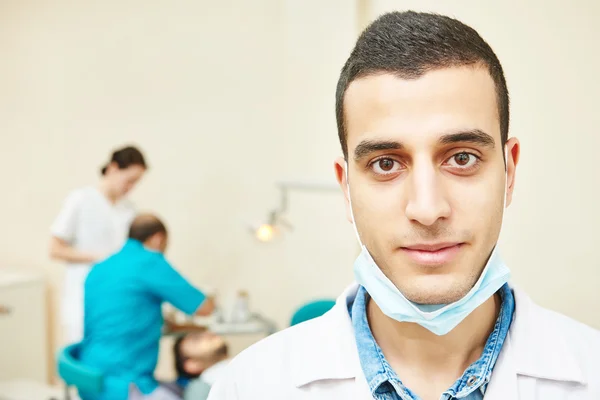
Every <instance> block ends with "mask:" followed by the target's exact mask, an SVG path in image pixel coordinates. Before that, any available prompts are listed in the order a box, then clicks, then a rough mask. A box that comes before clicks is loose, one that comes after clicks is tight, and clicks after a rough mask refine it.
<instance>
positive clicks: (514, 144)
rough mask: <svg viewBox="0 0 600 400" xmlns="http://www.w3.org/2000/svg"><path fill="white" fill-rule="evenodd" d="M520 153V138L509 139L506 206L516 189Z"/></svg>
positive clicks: (507, 148)
mask: <svg viewBox="0 0 600 400" xmlns="http://www.w3.org/2000/svg"><path fill="white" fill-rule="evenodd" d="M520 155H521V144H520V143H519V139H517V138H510V139H508V141H507V142H506V178H507V182H506V207H508V206H509V205H510V203H511V201H512V195H513V191H514V189H515V175H516V172H517V164H518V163H519V157H520Z"/></svg>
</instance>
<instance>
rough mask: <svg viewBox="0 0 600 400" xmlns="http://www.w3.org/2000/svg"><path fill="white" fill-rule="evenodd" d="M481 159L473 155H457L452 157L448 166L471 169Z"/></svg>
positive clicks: (464, 153)
mask: <svg viewBox="0 0 600 400" xmlns="http://www.w3.org/2000/svg"><path fill="white" fill-rule="evenodd" d="M478 160H479V158H478V157H477V156H476V155H474V154H471V153H466V152H462V153H457V154H455V155H453V156H452V157H450V159H449V160H448V164H450V166H452V167H455V168H469V167H472V166H473V165H475V164H476V163H477V161H478Z"/></svg>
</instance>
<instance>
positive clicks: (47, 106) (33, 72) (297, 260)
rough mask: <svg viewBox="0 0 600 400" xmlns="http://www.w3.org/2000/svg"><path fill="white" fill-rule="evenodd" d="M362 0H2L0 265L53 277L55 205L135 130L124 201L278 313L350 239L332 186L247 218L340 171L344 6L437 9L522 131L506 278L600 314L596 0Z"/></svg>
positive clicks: (203, 270) (327, 283) (220, 282)
mask: <svg viewBox="0 0 600 400" xmlns="http://www.w3.org/2000/svg"><path fill="white" fill-rule="evenodd" d="M367 3H369V2H366V0H361V1H358V2H357V4H358V6H357V4H355V2H351V1H347V0H333V1H328V2H323V1H318V0H310V1H294V0H288V1H280V0H257V1H252V2H248V1H241V0H229V1H221V2H208V1H185V2H169V1H153V2H144V1H140V0H130V1H126V2H96V1H80V2H66V1H59V0H56V1H41V0H40V1H34V0H19V1H4V2H2V3H1V4H0V53H1V54H2V62H0V132H1V136H0V138H1V139H0V140H1V142H0V143H1V146H0V151H1V157H0V168H2V171H3V172H4V173H3V174H2V176H3V180H2V183H3V195H2V196H1V197H0V218H1V220H2V222H3V226H4V229H3V230H1V231H0V243H2V244H3V245H2V246H0V262H1V264H2V265H7V266H18V267H31V268H37V269H41V270H44V271H46V272H47V273H48V276H49V278H50V280H51V282H52V283H53V284H54V285H55V286H56V285H57V284H58V283H59V282H60V277H61V274H62V266H61V265H60V264H56V263H51V262H49V261H48V259H47V256H46V245H47V240H48V236H47V232H48V227H49V225H50V223H51V222H52V219H53V218H54V216H55V214H56V212H57V211H58V208H59V207H60V204H61V201H62V200H63V198H64V196H65V194H66V193H67V192H68V191H69V190H70V189H71V188H73V187H77V186H79V185H84V184H89V183H94V182H95V180H96V179H97V176H98V173H97V172H98V168H99V167H100V165H101V164H103V163H104V162H105V161H106V158H107V157H108V154H109V152H110V150H111V149H112V147H113V146H117V145H121V144H123V143H128V142H135V143H137V144H139V145H140V146H141V147H142V148H143V149H144V151H145V152H146V154H147V157H148V159H149V162H150V164H151V167H152V168H151V170H150V173H149V174H148V176H147V177H146V178H145V179H144V181H143V182H142V183H141V185H140V186H139V188H138V189H137V190H136V192H135V193H134V196H133V197H134V200H135V201H136V202H137V204H138V205H139V206H140V207H141V208H142V209H145V210H155V211H157V212H158V213H160V214H161V215H162V216H164V218H165V219H166V221H167V222H168V224H169V227H170V229H171V232H172V247H171V248H170V250H169V257H170V258H171V259H172V260H173V262H174V263H175V264H176V265H177V266H178V268H180V269H181V270H182V271H183V272H184V273H185V274H186V275H187V276H189V277H190V279H191V280H192V281H193V282H195V283H197V284H198V285H208V286H211V287H214V288H216V289H217V290H218V292H219V294H221V296H222V298H224V299H225V300H227V299H228V298H230V296H231V294H232V293H233V292H234V291H235V290H236V289H238V288H244V289H247V290H249V291H250V295H251V301H252V305H253V307H254V308H255V309H257V310H260V311H262V312H264V313H265V314H267V315H269V316H271V317H272V318H274V319H275V320H276V321H277V322H278V323H279V324H280V326H283V325H285V324H286V323H287V321H288V320H289V317H290V316H291V312H292V310H293V309H294V307H295V306H296V305H298V304H299V303H301V302H303V301H304V300H306V299H308V298H310V297H313V296H335V295H336V294H337V293H338V292H339V291H340V290H341V289H342V288H343V287H344V286H345V285H346V283H347V282H349V281H350V280H351V279H352V267H351V266H352V262H353V259H354V255H355V254H356V244H355V241H354V236H353V233H352V230H351V227H350V226H349V225H348V224H347V223H346V221H345V218H344V210H343V207H342V199H341V196H340V195H339V194H336V193H331V194H327V193H324V194H313V193H293V194H292V196H291V199H290V200H291V209H290V213H289V219H290V220H291V221H292V223H293V224H294V226H295V230H294V231H293V232H290V233H288V234H286V235H285V237H283V238H282V239H280V240H279V241H277V242H274V243H271V244H268V245H264V244H259V243H257V242H256V241H254V240H253V238H252V236H251V235H250V234H249V232H248V231H247V229H246V223H248V222H253V221H258V220H259V219H260V218H262V217H263V216H264V215H265V214H266V212H267V211H268V210H269V209H270V208H271V207H273V206H275V205H277V203H278V197H277V194H278V193H277V191H276V190H275V188H274V185H273V183H274V182H275V181H277V180H280V179H295V178H298V179H315V180H319V181H322V180H327V179H331V180H333V174H332V160H333V158H334V157H335V156H337V155H338V154H339V148H338V143H337V137H336V132H335V120H334V111H333V106H334V90H335V83H336V79H337V74H338V71H339V69H340V67H341V65H342V63H343V61H344V60H345V58H346V56H347V55H348V53H349V50H350V49H351V47H352V45H353V42H354V40H355V37H356V30H357V26H361V25H363V24H364V22H365V20H368V19H369V18H368V16H367V18H360V17H361V16H360V15H358V16H357V15H356V10H357V9H370V12H371V16H370V17H371V18H372V17H373V16H375V15H378V14H379V13H380V12H383V11H384V10H389V9H392V8H398V7H401V8H416V9H432V10H436V11H440V12H444V13H450V14H454V15H456V16H458V17H460V18H462V19H464V21H465V22H467V23H470V24H472V25H473V26H474V27H475V28H477V29H478V30H480V32H481V33H482V34H483V36H484V37H485V38H486V39H487V40H488V41H489V42H490V43H491V45H492V46H493V47H494V49H495V50H496V51H497V53H498V55H499V56H500V58H501V60H502V61H503V64H504V66H505V69H506V73H507V77H508V81H509V85H510V90H511V94H512V105H513V107H512V112H513V114H512V115H513V119H512V129H511V133H512V134H513V135H515V136H518V137H519V138H520V139H521V140H522V145H523V156H522V162H521V166H520V170H519V175H518V183H517V191H516V195H515V200H514V204H513V205H512V206H511V208H510V212H509V214H508V217H507V221H506V228H505V231H504V237H503V246H502V247H503V252H504V254H505V257H506V259H507V260H508V262H509V263H510V265H511V267H512V268H513V271H514V280H515V282H516V283H517V284H519V285H520V286H522V287H523V288H525V289H526V290H527V291H528V292H529V293H531V295H532V296H533V297H534V299H536V300H538V301H539V302H540V303H542V304H544V305H546V306H549V307H552V308H555V309H557V310H559V311H562V312H565V313H567V314H569V315H571V316H573V317H575V318H578V319H580V320H582V321H584V322H587V323H590V324H592V325H594V326H596V327H599V328H600V317H599V316H598V313H597V312H595V311H596V310H597V308H598V305H599V304H600V292H598V291H597V290H596V287H597V285H598V281H599V272H598V268H599V267H600V264H599V263H598V261H597V260H596V259H594V258H593V255H594V254H595V253H594V248H595V246H594V245H595V244H596V241H597V239H596V236H597V235H595V231H596V227H597V226H598V225H599V224H600V211H599V209H598V207H596V204H599V203H600V194H599V192H598V189H597V187H598V183H599V182H600V179H599V172H598V171H599V169H598V168H597V166H596V165H595V163H594V160H595V157H594V156H595V152H596V149H597V148H598V146H599V145H600V139H599V135H598V134H597V132H596V131H595V130H596V129H597V127H598V126H600V114H598V113H597V110H596V108H597V106H596V101H597V99H596V97H597V96H595V94H596V93H598V92H599V89H600V81H599V80H598V79H597V77H596V74H597V71H598V70H600V58H599V56H598V54H597V52H593V51H591V50H590V49H593V48H595V47H596V42H597V40H598V38H599V36H600V28H598V27H597V24H595V21H593V20H592V17H593V15H598V11H600V9H599V6H598V5H595V3H593V2H591V1H583V0H579V1H577V2H575V3H573V2H572V3H570V4H571V5H569V6H568V7H567V6H565V5H564V3H563V2H542V1H537V2H526V3H523V2H516V1H512V2H501V3H498V2H495V3H492V2H486V3H485V5H483V4H482V3H481V2H477V1H474V0H472V1H462V2H438V1H422V0H419V1H402V2H397V1H384V0H373V1H371V2H370V4H367ZM559 3H560V4H559ZM367 6H368V7H367ZM362 17H364V15H363V16H362ZM558 26H560V29H557V27H558ZM588 310H590V311H592V312H590V311H588Z"/></svg>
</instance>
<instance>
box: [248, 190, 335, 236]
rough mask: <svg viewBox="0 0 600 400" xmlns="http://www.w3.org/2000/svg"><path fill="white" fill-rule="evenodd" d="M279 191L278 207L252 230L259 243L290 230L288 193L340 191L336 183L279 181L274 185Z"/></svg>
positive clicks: (291, 227)
mask: <svg viewBox="0 0 600 400" xmlns="http://www.w3.org/2000/svg"><path fill="white" fill-rule="evenodd" d="M275 185H276V186H277V188H278V189H279V193H280V198H279V201H280V202H279V207H278V208H276V209H274V210H272V211H271V212H270V213H269V216H268V218H267V221H266V222H265V223H264V224H262V225H260V226H259V227H258V228H257V229H255V230H254V235H255V236H256V238H257V239H258V240H260V241H261V242H269V241H271V240H272V239H273V238H274V236H275V235H276V234H277V233H278V232H279V231H280V230H281V228H286V229H288V230H292V229H293V226H292V225H291V224H290V223H289V222H288V221H287V220H286V218H285V213H286V212H287V210H288V203H289V192H290V191H292V190H298V191H306V192H334V191H335V192H337V191H339V190H340V188H339V186H338V185H337V184H336V183H329V182H310V181H281V182H277V183H276V184H275Z"/></svg>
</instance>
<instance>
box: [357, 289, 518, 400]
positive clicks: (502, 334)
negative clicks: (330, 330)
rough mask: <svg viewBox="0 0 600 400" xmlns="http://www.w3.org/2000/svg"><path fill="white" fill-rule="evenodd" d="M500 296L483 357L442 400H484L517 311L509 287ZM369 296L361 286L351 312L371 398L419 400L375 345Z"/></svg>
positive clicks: (501, 290) (447, 391)
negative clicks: (368, 316)
mask: <svg viewBox="0 0 600 400" xmlns="http://www.w3.org/2000/svg"><path fill="white" fill-rule="evenodd" d="M499 293H500V297H501V298H502V306H501V308H500V313H499V315H498V320H497V321H496V325H495V326H494V330H493V331H492V333H491V334H490V336H489V338H488V340H487V342H486V345H485V347H484V349H483V353H482V354H481V357H480V358H479V360H477V361H475V362H474V363H473V364H471V365H470V366H469V367H468V368H467V370H466V371H465V372H464V374H463V375H462V376H461V377H460V378H459V379H458V380H457V381H456V382H455V383H454V385H452V387H450V388H449V389H448V390H446V391H445V392H444V393H443V394H442V395H441V397H440V400H454V399H464V400H481V399H483V395H484V394H485V390H486V388H487V385H488V382H489V381H490V378H491V375H492V369H493V368H494V365H495V363H496V360H497V359H498V355H499V354H500V350H501V349H502V345H503V344H504V340H505V339H506V335H507V334H508V329H509V328H510V324H511V322H512V319H513V313H514V309H515V301H514V296H513V293H512V290H511V289H510V287H509V286H508V284H505V285H504V286H503V287H502V288H501V289H500V290H499ZM367 296H368V293H367V291H366V290H365V289H364V288H363V287H362V286H360V287H359V289H358V293H357V294H356V299H355V300H354V304H353V305H352V308H351V310H350V312H351V318H352V325H353V326H354V332H355V336H356V345H357V347H358V355H359V358H360V363H361V367H362V370H363V373H364V374H365V377H366V378H367V382H368V384H369V388H370V389H371V394H372V395H373V398H374V399H376V400H419V397H418V396H417V395H416V394H414V393H413V392H412V391H411V390H410V389H409V388H407V387H406V386H404V385H403V384H402V381H401V380H400V378H399V377H398V375H396V373H395V372H394V370H392V368H391V367H390V365H389V364H388V362H387V361H386V359H385V357H384V355H383V352H382V351H381V348H380V347H379V345H378V344H377V342H375V338H373V334H372V333H371V328H370V327H369V322H368V320H367V308H366V305H367V300H368V297H367Z"/></svg>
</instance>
